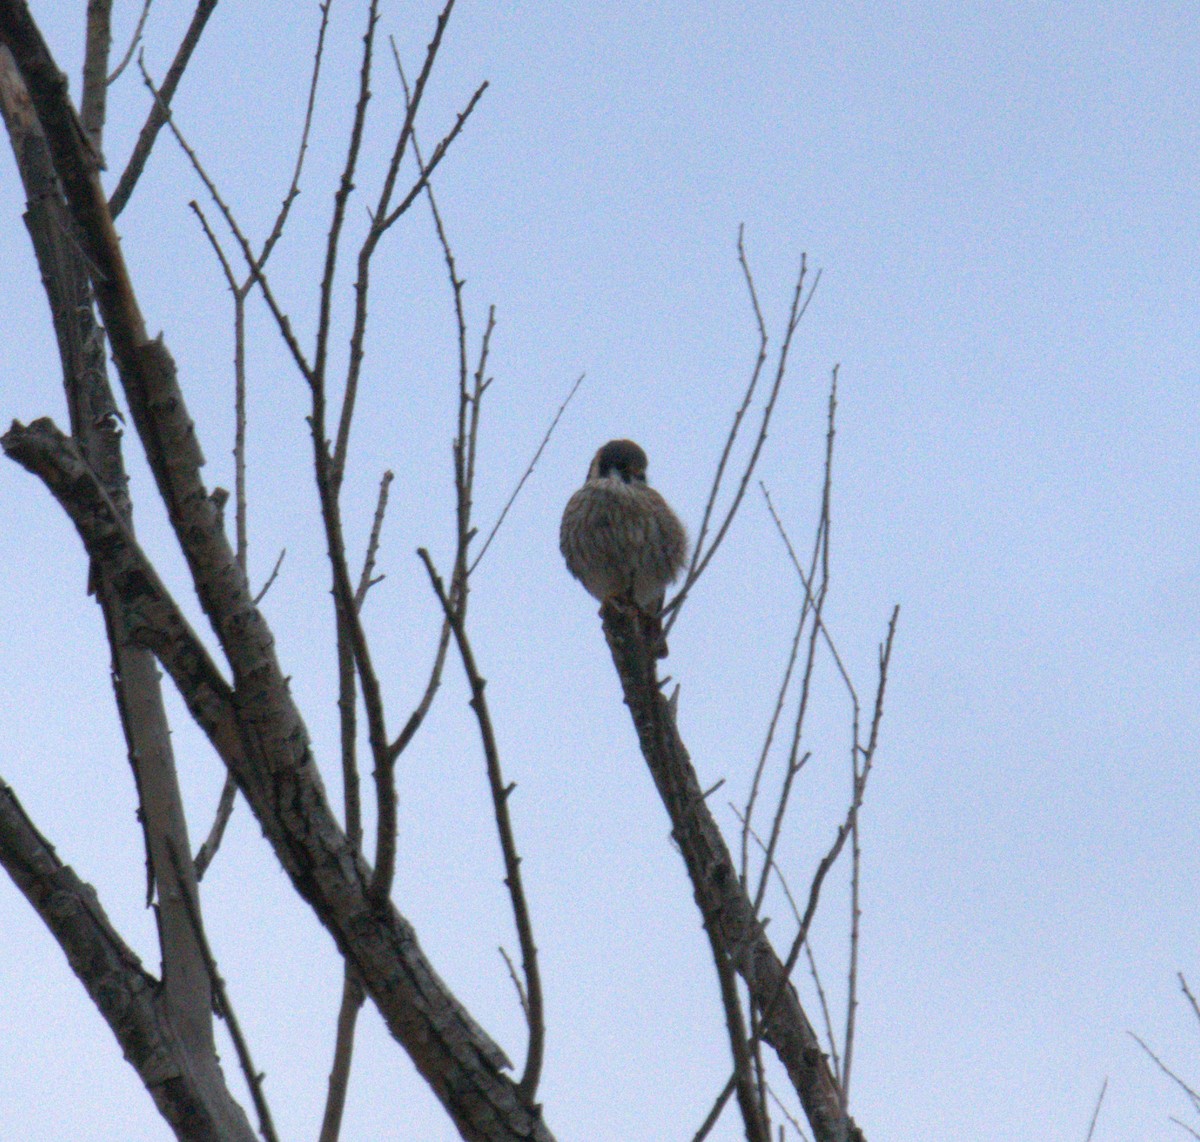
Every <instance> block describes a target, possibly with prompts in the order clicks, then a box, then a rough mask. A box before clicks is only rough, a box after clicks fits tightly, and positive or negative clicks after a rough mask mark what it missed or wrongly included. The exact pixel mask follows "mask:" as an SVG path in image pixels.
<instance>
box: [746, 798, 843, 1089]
mask: <svg viewBox="0 0 1200 1142" xmlns="http://www.w3.org/2000/svg"><path fill="white" fill-rule="evenodd" d="M729 808H730V809H732V810H733V815H734V816H735V817H737V818H738V820H739V821H740V822H741V823H742V828H743V829H745V828H746V821H745V819H744V818H743V817H742V815H741V813H739V812H738V809H737V806H736V805H734V804H733V803H732V802H731V803H730V805H729ZM749 833H750V836H751V837H752V838H753V839H754V843H755V844H756V845H758V848H759V851H760V852H761V853H762V854H763V856H764V857H766V853H767V846H766V845H765V844H764V843H763V840H762V838H761V837H760V836H759V835H758V833H756V832H755V831H754V829H752V828H751V829H749ZM767 867H768V868H769V869H770V870H771V871H772V872H774V874H775V879H776V880H777V881H778V882H779V887H780V888H781V889H782V890H783V895H784V898H785V899H786V900H787V902H788V907H789V908H791V910H792V915H793V916H794V917H795V919H796V923H797V924H801V923H802V922H803V920H802V917H801V915H800V908H799V906H798V905H797V904H796V898H795V897H794V896H793V895H792V889H791V886H790V885H789V884H788V882H787V877H785V876H784V875H783V870H782V869H781V868H780V867H779V865H778V864H777V863H776V862H775V861H774V860H771V861H770V862H768V865H767ZM764 922H765V921H764ZM804 953H805V955H806V956H807V957H808V969H809V974H810V975H811V976H812V979H813V986H814V987H815V988H816V989H817V1000H818V1002H819V1003H820V1005H821V1015H822V1017H823V1019H824V1021H825V1039H826V1042H827V1043H828V1045H829V1062H830V1065H831V1066H832V1067H833V1077H834V1078H835V1079H837V1081H838V1084H839V1086H840V1084H841V1081H842V1063H841V1058H840V1056H839V1055H838V1046H837V1040H836V1039H835V1038H834V1035H833V1020H832V1018H831V1017H830V1014H829V1000H828V997H827V996H826V994H825V988H824V987H823V986H822V984H821V974H820V972H818V971H817V960H816V957H815V956H814V955H813V950H812V944H811V942H809V941H808V940H805V941H804ZM842 1109H843V1110H845V1107H843V1108H842Z"/></svg>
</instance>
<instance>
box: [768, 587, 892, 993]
mask: <svg viewBox="0 0 1200 1142" xmlns="http://www.w3.org/2000/svg"><path fill="white" fill-rule="evenodd" d="M899 618H900V608H899V607H898V606H897V607H895V608H894V609H893V610H892V617H891V621H890V622H889V623H888V632H887V637H886V639H885V640H884V644H883V646H882V647H881V649H880V653H879V687H878V689H877V690H876V694H875V713H874V717H873V718H872V721H871V737H870V741H869V743H868V745H867V747H866V751H865V752H864V755H863V766H862V770H861V772H860V776H859V783H858V789H856V790H855V795H854V801H853V803H852V804H851V806H850V809H849V811H848V812H847V814H846V819H845V820H844V821H843V822H842V824H841V825H840V826H839V827H838V831H837V835H836V837H835V838H834V841H833V844H832V845H830V847H829V851H828V852H826V854H825V856H824V857H823V858H822V859H821V862H820V864H818V866H817V871H816V872H815V873H814V875H813V879H812V884H811V885H810V887H809V892H808V904H807V906H806V907H805V910H804V916H803V918H802V919H801V921H800V930H799V931H798V932H797V933H796V938H795V939H794V940H793V941H792V947H791V951H790V952H789V953H788V957H787V960H786V961H785V962H784V965H783V967H784V978H785V979H787V978H789V977H790V975H791V973H792V969H793V968H794V967H795V966H796V960H797V958H798V957H799V955H800V949H801V947H802V946H803V944H804V942H805V940H807V939H808V930H809V928H810V927H811V925H812V920H813V917H814V916H815V915H816V911H817V904H818V902H819V900H820V896H821V885H822V884H823V883H824V880H825V877H826V875H827V874H828V872H829V870H830V869H831V868H832V867H833V865H834V863H835V862H836V861H837V858H838V855H839V854H840V853H841V851H842V847H843V846H844V845H845V843H846V838H847V837H848V836H849V833H850V822H851V820H852V818H853V816H854V814H855V813H857V812H858V810H859V809H860V808H861V806H862V800H863V796H864V794H865V792H866V788H867V780H868V778H869V777H870V775H871V768H872V765H873V763H874V760H875V749H876V746H877V744H878V741H879V726H880V723H881V722H882V720H883V697H884V693H885V691H886V690H887V673H888V663H889V662H890V661H891V657H892V644H893V642H894V640H895V637H896V623H897V621H898V620H899ZM776 998H777V997H776Z"/></svg>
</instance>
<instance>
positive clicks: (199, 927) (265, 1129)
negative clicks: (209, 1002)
mask: <svg viewBox="0 0 1200 1142" xmlns="http://www.w3.org/2000/svg"><path fill="white" fill-rule="evenodd" d="M167 851H168V853H169V854H170V858H171V863H172V865H174V867H175V875H176V878H177V882H178V884H179V889H180V895H181V896H182V899H183V906H184V908H185V909H186V911H187V915H188V921H189V923H190V924H191V926H192V931H193V932H194V933H195V936H196V943H197V945H198V946H199V948H200V952H201V954H202V955H203V957H204V966H205V968H206V969H207V970H208V977H209V979H210V981H211V982H212V990H213V1000H214V1002H215V1005H216V1008H217V1014H218V1015H219V1016H220V1017H221V1018H222V1019H224V1020H225V1025H226V1026H227V1027H228V1028H229V1036H230V1038H231V1039H232V1040H233V1046H234V1050H236V1051H237V1057H238V1064H239V1065H240V1066H241V1068H242V1074H243V1076H244V1077H245V1079H246V1085H247V1086H249V1088H250V1097H251V1098H252V1099H253V1100H254V1109H255V1110H256V1111H257V1113H258V1130H259V1133H260V1134H261V1135H262V1136H263V1137H264V1138H265V1139H266V1140H267V1142H279V1138H278V1136H277V1135H276V1133H275V1126H274V1124H273V1123H272V1121H271V1109H270V1107H269V1106H268V1105H267V1099H266V1095H264V1094H263V1089H262V1080H263V1078H264V1076H263V1075H262V1074H260V1073H259V1072H258V1071H257V1070H255V1069H254V1060H253V1059H251V1058H250V1048H249V1047H248V1046H247V1045H246V1040H245V1038H244V1037H243V1036H242V1029H241V1027H240V1026H239V1025H238V1021H237V1016H236V1015H235V1014H234V1011H233V1005H232V1004H231V1003H230V1002H229V994H228V993H227V992H226V990H225V981H224V980H223V979H222V978H221V973H220V972H219V971H218V970H217V961H216V960H215V959H214V958H213V954H212V949H211V948H210V947H209V946H208V939H207V938H206V937H205V935H204V925H203V924H202V923H201V921H200V912H199V906H198V904H197V902H196V900H195V899H194V898H193V896H192V894H191V893H190V892H189V891H188V890H187V888H186V881H185V880H184V879H183V862H182V860H181V858H180V854H179V853H178V852H177V851H176V849H175V844H174V842H173V841H171V840H170V839H168V841H167Z"/></svg>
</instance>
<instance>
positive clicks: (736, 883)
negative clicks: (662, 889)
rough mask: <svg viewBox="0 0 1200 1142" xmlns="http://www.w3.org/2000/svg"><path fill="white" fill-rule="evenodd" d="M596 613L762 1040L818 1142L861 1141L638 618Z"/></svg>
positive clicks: (704, 903)
mask: <svg viewBox="0 0 1200 1142" xmlns="http://www.w3.org/2000/svg"><path fill="white" fill-rule="evenodd" d="M601 615H602V617H603V620H604V632H605V637H606V638H607V639H608V645H609V649H610V650H611V651H612V655H613V662H614V664H615V666H616V668H617V675H618V677H619V678H620V679H621V687H622V690H623V691H624V695H625V701H626V703H627V704H628V706H629V709H630V714H631V716H632V718H633V723H634V728H635V729H636V730H637V734H638V739H639V742H640V744H641V748H642V754H643V756H644V757H645V759H646V763H647V766H648V767H649V769H650V773H651V776H652V777H653V779H654V783H655V785H656V787H657V788H658V792H659V796H660V797H661V798H662V801H663V804H664V806H665V807H666V809H667V814H668V816H669V817H670V820H671V835H672V837H673V838H674V839H675V842H676V844H677V845H678V846H679V850H680V853H681V855H682V856H683V860H684V864H685V865H686V867H687V870H688V874H689V876H690V878H691V881H692V888H693V890H694V893H695V898H696V903H697V905H698V907H699V908H700V911H701V914H702V915H703V917H704V921H705V924H706V926H709V927H710V930H711V931H712V932H714V933H715V934H716V935H717V937H718V939H719V942H720V946H721V947H722V948H723V949H724V951H725V954H726V955H727V956H728V957H729V959H730V961H731V963H732V964H733V966H734V968H735V969H736V970H737V972H738V974H739V975H740V976H741V977H742V979H743V980H744V981H745V983H746V986H747V987H748V988H749V989H750V995H751V1001H752V1002H753V1003H755V1004H756V1005H757V1006H758V1008H759V1009H760V1011H762V1013H763V1025H762V1037H763V1039H764V1040H765V1041H766V1042H767V1043H769V1044H770V1045H771V1047H772V1048H773V1049H774V1050H775V1052H776V1054H777V1056H778V1057H779V1060H780V1062H781V1063H783V1065H784V1068H785V1070H786V1071H787V1073H788V1077H789V1079H790V1081H791V1083H792V1086H793V1087H794V1088H795V1090H796V1093H797V1094H798V1095H799V1097H800V1102H801V1105H802V1106H803V1107H804V1111H805V1114H806V1115H807V1116H808V1120H809V1122H810V1124H811V1125H812V1128H813V1132H814V1134H815V1136H816V1138H817V1140H818V1142H835V1140H836V1142H843V1140H844V1142H862V1139H863V1134H862V1131H861V1130H859V1128H858V1127H857V1126H855V1125H854V1123H853V1120H851V1119H849V1118H847V1117H846V1115H845V1113H844V1109H843V1107H842V1100H841V1092H840V1090H839V1088H838V1085H837V1082H836V1080H835V1078H834V1076H833V1074H832V1072H831V1071H830V1069H829V1065H828V1063H827V1061H826V1059H825V1056H824V1054H823V1053H822V1052H821V1048H820V1043H819V1041H818V1039H817V1036H816V1034H815V1032H814V1031H813V1029H812V1026H811V1024H810V1023H809V1021H808V1018H807V1016H806V1015H805V1014H804V1011H803V1009H802V1008H801V1006H800V1001H799V999H798V997H797V996H796V993H795V990H794V989H793V988H792V987H791V986H790V985H789V984H788V982H787V976H786V974H785V970H784V965H783V964H782V963H781V962H780V960H779V957H778V956H777V955H776V953H775V950H774V948H773V947H772V946H771V943H770V941H769V940H768V939H767V936H766V933H765V932H764V931H763V928H762V925H761V924H760V923H759V921H758V919H757V917H756V916H755V914H754V908H753V905H752V903H751V901H750V898H749V896H748V895H747V893H746V890H745V888H744V887H743V885H742V884H741V882H740V880H739V878H738V875H737V867H736V865H735V864H734V863H733V859H732V857H731V856H730V853H729V849H728V847H727V846H726V844H725V839H724V837H723V836H722V835H721V831H720V829H718V827H717V824H716V822H715V821H714V820H713V817H712V814H711V813H710V812H709V809H708V805H707V803H706V801H705V800H704V796H703V793H702V792H701V789H700V784H699V782H698V781H697V779H696V773H695V770H694V769H693V768H692V764H691V761H690V759H689V757H688V754H687V750H686V749H685V747H684V745H683V742H682V740H681V739H680V737H679V731H678V728H677V727H676V724H675V718H674V715H673V713H672V710H671V704H670V703H669V702H668V700H667V698H666V697H664V696H663V694H662V693H661V691H660V690H659V682H658V678H657V676H656V670H657V666H656V660H655V657H654V653H653V647H651V646H650V645H649V643H648V642H647V641H646V637H645V633H644V631H643V629H642V624H640V623H639V621H638V615H637V614H636V613H635V612H634V611H633V610H631V609H626V608H622V607H621V606H619V605H617V604H614V603H613V602H611V601H610V602H607V603H605V604H604V606H603V607H602V608H601Z"/></svg>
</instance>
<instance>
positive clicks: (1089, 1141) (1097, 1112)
mask: <svg viewBox="0 0 1200 1142" xmlns="http://www.w3.org/2000/svg"><path fill="white" fill-rule="evenodd" d="M1107 1091H1108V1079H1107V1078H1106V1079H1105V1080H1104V1082H1103V1084H1102V1085H1101V1087H1100V1094H1099V1096H1098V1097H1097V1099H1096V1109H1095V1110H1093V1111H1092V1121H1091V1122H1090V1123H1089V1124H1088V1132H1087V1137H1086V1138H1085V1139H1084V1140H1083V1142H1092V1135H1093V1134H1095V1133H1096V1120H1097V1119H1098V1118H1099V1117H1100V1107H1101V1106H1103V1105H1104V1095H1105V1094H1106V1093H1107Z"/></svg>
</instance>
